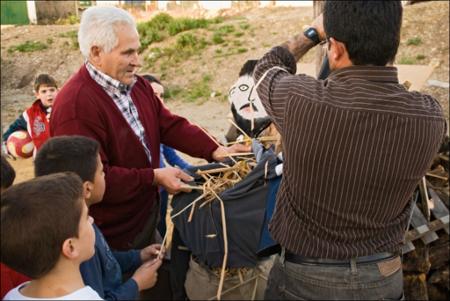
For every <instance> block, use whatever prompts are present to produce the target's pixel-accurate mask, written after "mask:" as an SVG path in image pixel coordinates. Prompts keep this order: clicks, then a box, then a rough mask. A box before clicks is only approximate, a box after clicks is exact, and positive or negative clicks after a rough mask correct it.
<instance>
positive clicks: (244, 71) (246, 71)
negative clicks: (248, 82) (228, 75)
mask: <svg viewBox="0 0 450 301" xmlns="http://www.w3.org/2000/svg"><path fill="white" fill-rule="evenodd" d="M257 63H258V60H248V61H246V62H245V64H244V66H242V68H241V71H239V76H243V75H250V76H251V75H252V74H253V70H255V67H256V64H257Z"/></svg>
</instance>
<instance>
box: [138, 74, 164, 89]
mask: <svg viewBox="0 0 450 301" xmlns="http://www.w3.org/2000/svg"><path fill="white" fill-rule="evenodd" d="M142 77H143V78H145V79H146V80H148V81H149V82H150V83H157V84H160V85H161V86H162V84H161V82H160V81H159V80H158V79H157V78H156V77H154V76H153V75H150V74H144V75H142Z"/></svg>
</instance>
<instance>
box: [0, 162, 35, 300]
mask: <svg viewBox="0 0 450 301" xmlns="http://www.w3.org/2000/svg"><path fill="white" fill-rule="evenodd" d="M1 157H2V180H1V181H2V186H1V192H3V191H5V190H6V189H7V188H8V187H10V186H11V185H12V184H13V182H14V179H15V178H16V172H15V171H14V168H13V167H12V166H11V164H9V162H8V161H7V160H6V158H5V157H3V156H1ZM0 273H1V277H0V278H1V292H0V298H1V299H2V300H3V297H5V295H6V293H7V292H9V291H10V290H12V289H13V288H15V287H16V286H18V285H19V284H21V283H24V282H25V281H29V280H30V278H28V277H27V276H25V275H22V274H19V273H17V272H16V271H14V270H12V269H11V268H9V267H8V266H6V265H4V264H3V263H0Z"/></svg>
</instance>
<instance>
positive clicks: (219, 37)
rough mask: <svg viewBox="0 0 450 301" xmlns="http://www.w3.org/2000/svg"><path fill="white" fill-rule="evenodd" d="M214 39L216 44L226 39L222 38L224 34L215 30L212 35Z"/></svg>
mask: <svg viewBox="0 0 450 301" xmlns="http://www.w3.org/2000/svg"><path fill="white" fill-rule="evenodd" d="M212 41H213V43H214V44H222V43H223V42H225V40H224V39H223V38H222V34H220V33H218V32H215V33H214V34H213V36H212Z"/></svg>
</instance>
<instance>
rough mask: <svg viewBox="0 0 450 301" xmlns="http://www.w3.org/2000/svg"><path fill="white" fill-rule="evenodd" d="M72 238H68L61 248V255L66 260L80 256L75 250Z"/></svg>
mask: <svg viewBox="0 0 450 301" xmlns="http://www.w3.org/2000/svg"><path fill="white" fill-rule="evenodd" d="M75 243H76V242H75V239H74V238H68V239H66V240H65V241H64V243H63V246H62V253H63V255H64V256H65V257H67V258H68V259H75V258H77V257H78V256H79V255H80V252H79V251H78V249H77V248H76V245H75Z"/></svg>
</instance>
